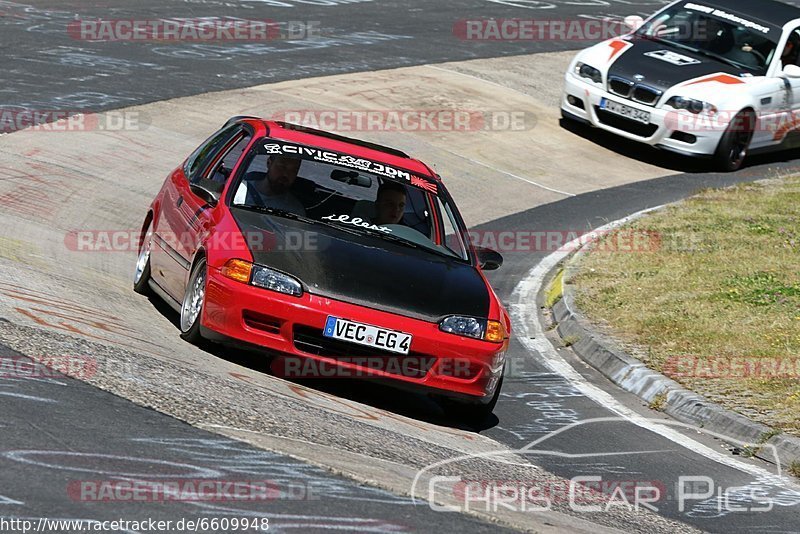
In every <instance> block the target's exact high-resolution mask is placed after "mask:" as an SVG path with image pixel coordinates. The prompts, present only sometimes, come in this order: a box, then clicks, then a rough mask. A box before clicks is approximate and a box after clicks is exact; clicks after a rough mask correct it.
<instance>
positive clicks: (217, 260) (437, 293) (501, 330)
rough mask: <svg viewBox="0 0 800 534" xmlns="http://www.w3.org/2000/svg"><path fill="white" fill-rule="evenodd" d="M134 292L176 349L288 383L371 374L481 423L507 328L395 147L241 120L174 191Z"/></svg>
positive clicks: (440, 192)
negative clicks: (215, 351) (182, 342)
mask: <svg viewBox="0 0 800 534" xmlns="http://www.w3.org/2000/svg"><path fill="white" fill-rule="evenodd" d="M140 243H141V245H140V249H139V257H138V261H137V264H136V274H135V280H134V290H135V291H137V292H139V293H143V294H146V293H150V292H153V293H155V294H156V295H158V296H159V297H161V298H162V299H164V300H165V301H166V302H167V303H168V304H170V305H171V306H172V307H173V308H175V309H176V310H177V311H179V312H180V329H181V336H182V337H183V338H184V339H187V340H189V341H191V342H199V341H200V340H201V339H209V340H213V341H217V342H222V343H230V344H238V345H245V346H247V347H250V348H253V347H256V348H258V349H260V350H264V351H266V352H268V353H270V354H272V355H276V356H277V357H276V358H275V359H274V360H273V369H275V370H276V372H277V373H278V374H280V375H282V376H286V377H289V378H292V377H296V378H308V377H369V378H371V379H386V380H387V381H388V382H389V383H390V384H392V385H395V386H411V387H414V388H421V389H422V390H424V391H427V392H428V393H431V394H434V395H435V396H437V398H439V399H440V400H441V401H442V403H441V404H442V406H443V407H444V408H445V409H446V410H447V411H448V412H449V413H450V414H451V415H454V416H457V417H461V418H463V417H468V418H470V419H473V420H476V419H483V418H485V417H486V416H488V414H490V413H491V411H492V410H493V408H494V405H495V403H496V402H497V398H498V396H499V392H500V387H501V384H502V376H503V369H504V364H505V353H506V349H507V348H508V342H509V332H510V321H509V317H508V314H507V312H506V310H505V309H504V308H503V306H502V305H501V304H500V302H499V300H498V298H497V296H496V294H495V293H494V291H493V290H492V288H491V286H490V285H489V283H488V282H487V280H486V278H485V277H484V275H483V270H487V269H496V268H498V267H499V266H500V265H501V264H502V257H501V256H500V255H499V254H498V253H497V252H494V251H491V250H488V249H478V248H475V247H473V246H472V245H471V244H470V241H469V238H468V234H467V230H466V227H465V225H464V222H463V220H462V219H461V216H460V214H459V212H458V210H457V209H456V206H455V204H454V202H453V199H452V198H451V196H450V195H449V194H448V192H447V190H446V189H445V187H444V184H443V183H442V180H441V178H440V177H439V176H438V175H437V174H436V173H434V172H433V171H432V170H431V168H430V167H428V166H427V165H425V164H424V163H422V162H421V161H419V160H416V159H413V158H410V157H409V156H407V155H406V154H404V153H402V152H400V151H398V150H394V149H391V148H387V147H383V146H379V145H375V144H372V143H367V142H364V141H359V140H356V139H350V138H346V137H342V136H339V135H335V134H331V133H327V132H322V131H318V130H312V129H309V128H305V127H301V126H296V125H291V124H285V123H280V122H272V121H267V120H263V119H258V118H255V117H234V118H232V119H231V120H229V121H228V122H227V123H226V124H225V126H224V127H223V128H222V129H220V130H219V131H218V132H216V133H215V134H214V135H212V136H211V137H210V138H209V139H208V140H207V141H205V142H204V143H203V144H202V145H201V146H200V147H199V148H198V149H197V150H195V151H194V153H193V154H192V155H190V156H189V158H188V159H187V160H186V161H185V162H184V163H183V164H182V165H181V166H180V167H178V168H177V169H176V170H175V171H174V172H172V174H171V175H170V176H169V177H168V178H167V179H166V181H165V182H164V185H163V186H162V188H161V190H160V191H159V193H158V195H157V196H156V198H155V200H154V201H153V203H152V204H151V206H150V209H149V210H148V212H147V215H146V217H145V219H144V224H143V225H142V239H141V242H140Z"/></svg>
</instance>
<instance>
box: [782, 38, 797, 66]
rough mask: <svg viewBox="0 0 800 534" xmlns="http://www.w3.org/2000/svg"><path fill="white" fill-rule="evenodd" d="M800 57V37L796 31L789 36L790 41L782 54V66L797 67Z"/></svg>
mask: <svg viewBox="0 0 800 534" xmlns="http://www.w3.org/2000/svg"><path fill="white" fill-rule="evenodd" d="M798 56H800V35H798V33H797V32H796V31H795V32H792V33H790V34H789V40H788V41H787V42H786V47H785V48H784V49H783V53H782V54H781V65H783V66H784V67H785V66H786V65H797V60H798Z"/></svg>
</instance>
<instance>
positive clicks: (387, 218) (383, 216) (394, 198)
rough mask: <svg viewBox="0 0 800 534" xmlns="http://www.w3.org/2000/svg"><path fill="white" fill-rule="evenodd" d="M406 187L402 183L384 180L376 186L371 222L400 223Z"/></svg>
mask: <svg viewBox="0 0 800 534" xmlns="http://www.w3.org/2000/svg"><path fill="white" fill-rule="evenodd" d="M406 195H407V193H406V188H405V186H404V185H403V184H399V183H397V182H391V181H389V180H386V181H384V182H383V183H382V184H381V186H380V187H379V188H378V197H377V199H376V200H375V214H376V215H375V219H374V220H373V221H372V223H373V224H377V225H384V224H400V221H401V220H402V219H403V212H404V211H405V209H406Z"/></svg>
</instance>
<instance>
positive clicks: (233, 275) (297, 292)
mask: <svg viewBox="0 0 800 534" xmlns="http://www.w3.org/2000/svg"><path fill="white" fill-rule="evenodd" d="M221 272H222V275H223V276H225V277H227V278H230V279H231V280H236V281H237V282H243V283H245V284H250V285H251V286H256V287H260V288H263V289H269V290H270V291H276V292H278V293H283V294H285V295H294V296H295V297H299V296H301V295H302V294H303V286H302V284H300V281H299V280H298V279H297V278H294V277H293V276H289V275H288V274H283V273H281V272H278V271H275V270H273V269H270V268H269V267H264V266H263V265H255V264H253V263H250V262H248V261H244V260H229V261H228V262H227V263H226V264H225V266H224V267H223V268H222V271H221Z"/></svg>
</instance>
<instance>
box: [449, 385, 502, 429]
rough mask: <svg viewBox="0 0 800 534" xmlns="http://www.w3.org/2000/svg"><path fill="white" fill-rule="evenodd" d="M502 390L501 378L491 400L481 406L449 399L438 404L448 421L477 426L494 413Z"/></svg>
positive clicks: (475, 403)
mask: <svg viewBox="0 0 800 534" xmlns="http://www.w3.org/2000/svg"><path fill="white" fill-rule="evenodd" d="M502 388H503V377H502V376H501V377H500V381H499V382H498V383H497V388H496V389H495V390H494V395H492V399H491V400H490V401H489V402H488V403H486V404H481V403H477V402H459V401H457V400H454V399H450V398H443V399H442V400H441V402H440V405H441V407H442V410H444V413H445V415H446V416H447V417H448V418H449V419H453V420H455V421H459V422H462V423H467V424H473V425H479V424H481V423H483V422H484V421H486V420H487V419H488V418H489V416H490V415H492V413H493V412H494V408H495V406H496V405H497V400H498V399H499V398H500V390H501V389H502Z"/></svg>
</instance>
